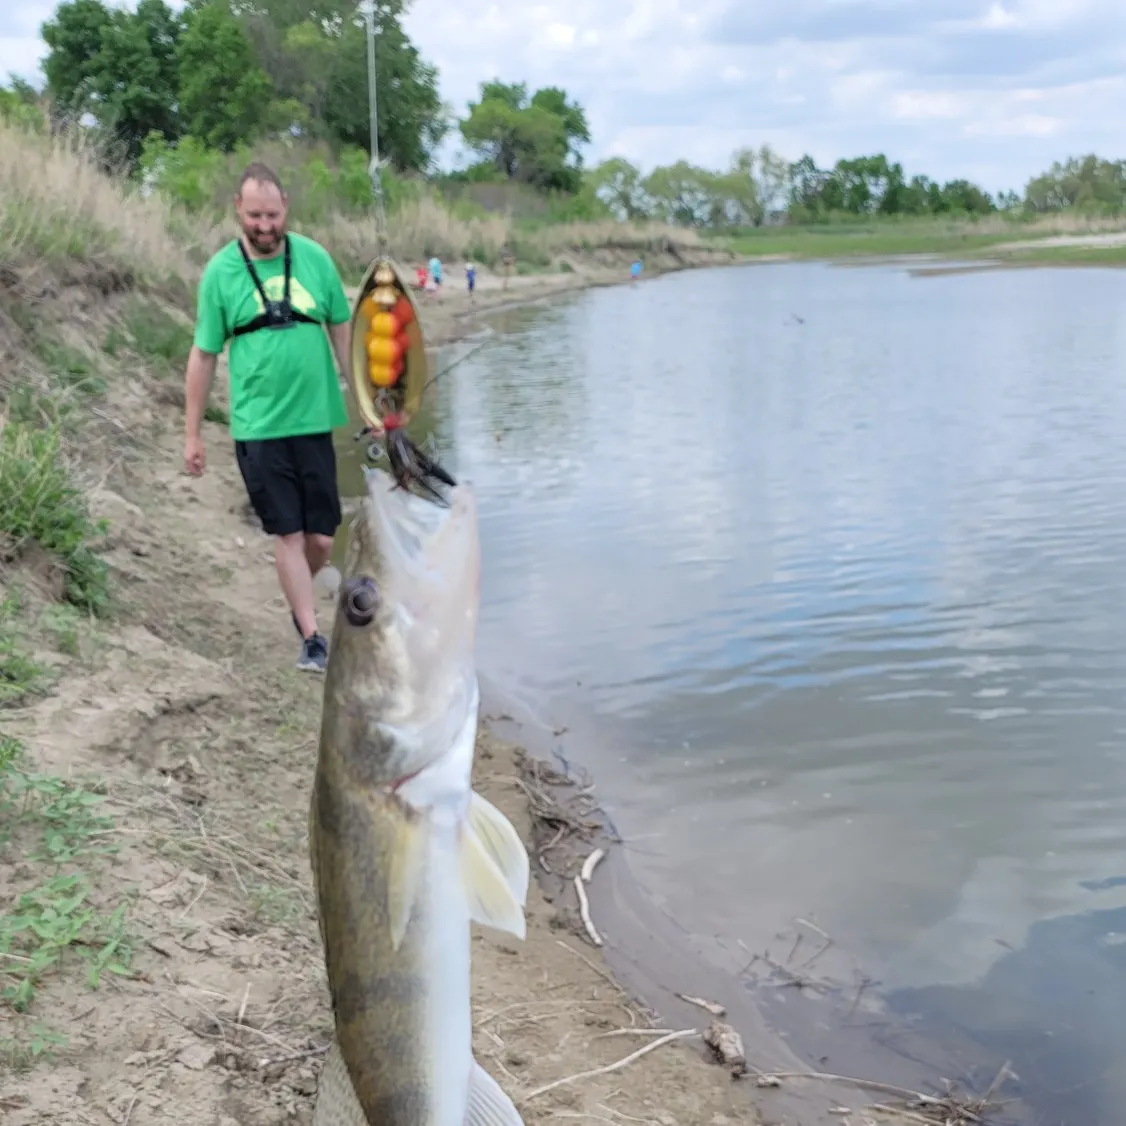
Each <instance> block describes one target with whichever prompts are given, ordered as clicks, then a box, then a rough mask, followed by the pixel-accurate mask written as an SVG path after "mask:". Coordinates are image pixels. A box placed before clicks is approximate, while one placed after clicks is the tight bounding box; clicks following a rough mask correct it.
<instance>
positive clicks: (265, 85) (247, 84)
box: [176, 0, 274, 152]
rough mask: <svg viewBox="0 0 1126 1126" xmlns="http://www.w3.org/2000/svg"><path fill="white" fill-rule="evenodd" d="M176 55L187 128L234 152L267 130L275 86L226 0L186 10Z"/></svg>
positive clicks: (182, 116)
mask: <svg viewBox="0 0 1126 1126" xmlns="http://www.w3.org/2000/svg"><path fill="white" fill-rule="evenodd" d="M176 56H177V63H178V68H179V109H180V120H181V123H182V125H183V128H184V130H185V132H187V133H188V134H190V135H191V136H193V137H196V138H198V139H199V140H200V141H202V142H203V143H204V144H205V145H207V146H209V147H211V148H216V149H220V150H221V151H223V152H230V151H231V150H232V149H234V148H235V146H236V145H238V144H239V143H240V142H243V141H246V140H248V139H250V138H252V137H254V136H255V135H256V134H257V133H259V132H260V131H261V130H262V129H263V127H264V125H265V123H266V122H267V121H268V120H269V116H270V111H271V105H270V103H271V100H272V99H273V97H274V85H273V83H272V82H271V81H270V78H269V76H268V75H267V74H266V72H265V71H264V70H263V69H262V68H261V66H259V65H258V61H257V59H256V58H255V55H254V48H253V47H252V45H251V43H250V39H249V37H248V36H247V34H246V29H245V28H244V27H243V26H242V24H241V23H240V22H239V21H238V20H237V19H236V18H235V16H234V15H233V14H232V12H231V9H230V7H229V6H228V5H227V3H226V2H225V0H206V2H205V3H196V4H193V5H191V6H190V7H189V8H188V9H187V11H185V13H184V30H183V34H182V35H181V36H180V41H179V44H178V45H177V52H176ZM217 91H222V96H221V97H217V96H216V92H217Z"/></svg>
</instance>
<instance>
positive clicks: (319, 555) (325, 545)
mask: <svg viewBox="0 0 1126 1126" xmlns="http://www.w3.org/2000/svg"><path fill="white" fill-rule="evenodd" d="M332 543H333V537H332V536H322V535H320V534H319V533H317V532H306V533H305V561H306V562H307V563H308V564H309V573H310V575H312V577H313V578H316V577H317V572H318V571H320V569H321V568H322V567H324V565H325V564H326V563H327V562H328V561H329V559H331V558H332Z"/></svg>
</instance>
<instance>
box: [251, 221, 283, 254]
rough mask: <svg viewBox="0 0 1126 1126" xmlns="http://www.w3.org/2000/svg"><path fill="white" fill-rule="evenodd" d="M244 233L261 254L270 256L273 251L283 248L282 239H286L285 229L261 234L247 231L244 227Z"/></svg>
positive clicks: (279, 228) (281, 228)
mask: <svg viewBox="0 0 1126 1126" xmlns="http://www.w3.org/2000/svg"><path fill="white" fill-rule="evenodd" d="M242 233H243V234H244V235H246V238H247V241H248V242H249V243H250V245H251V246H253V247H254V249H255V250H257V251H258V252H259V253H260V254H269V253H270V252H271V251H273V250H277V249H278V247H279V246H281V242H282V239H283V238H284V237H285V228H283V227H278V228H276V229H274V230H273V231H271V232H270V233H269V234H259V233H258V232H256V231H252V230H247V228H246V227H243V229H242Z"/></svg>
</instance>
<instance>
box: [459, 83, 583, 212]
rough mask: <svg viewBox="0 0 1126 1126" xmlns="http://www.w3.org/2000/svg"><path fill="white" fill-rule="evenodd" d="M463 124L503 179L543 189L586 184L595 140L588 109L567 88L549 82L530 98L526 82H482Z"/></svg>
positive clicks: (469, 138)
mask: <svg viewBox="0 0 1126 1126" xmlns="http://www.w3.org/2000/svg"><path fill="white" fill-rule="evenodd" d="M480 89H481V96H480V99H479V100H478V101H476V102H470V104H469V115H468V116H467V117H466V118H465V119H464V120H463V121H461V123H460V127H461V135H462V137H463V138H464V140H465V143H466V145H467V146H468V147H469V148H470V150H471V151H473V152H474V153H476V154H477V156H478V158H479V159H480V160H481V161H483V162H485V163H487V164H488V165H490V166H491V167H492V169H493V172H494V174H495V175H497V176H498V177H500V178H501V179H507V180H515V181H518V182H521V183H526V184H531V185H533V186H535V187H538V188H544V189H548V190H560V191H566V192H577V191H578V190H579V188H580V187H581V185H582V152H581V146H582V145H583V144H586V143H589V141H590V129H589V127H588V125H587V120H586V113H585V112H584V110H583V109H582V107H581V106H580V105H578V104H577V103H575V102H572V101H570V100H569V99H568V97H567V94H566V92H565V91H563V90H561V89H559V88H558V87H555V86H547V87H544V88H543V89H541V90H537V91H536V93H535V94H534V95H533V96H532V97H531V98H530V99H529V97H528V89H527V85H526V84H525V83H523V82H515V83H505V82H500V81H498V80H494V81H491V82H482V83H481V87H480Z"/></svg>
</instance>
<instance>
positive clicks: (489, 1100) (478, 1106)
mask: <svg viewBox="0 0 1126 1126" xmlns="http://www.w3.org/2000/svg"><path fill="white" fill-rule="evenodd" d="M312 1126H371V1124H370V1123H369V1122H368V1117H367V1115H366V1114H364V1108H363V1107H362V1106H361V1105H360V1100H359V1098H358V1097H357V1095H356V1089H355V1088H354V1087H353V1086H352V1080H351V1077H350V1076H349V1074H348V1068H347V1066H346V1065H345V1063H344V1057H343V1056H342V1055H341V1054H340V1045H339V1044H338V1043H337V1042H336V1040H333V1042H332V1045H331V1046H330V1047H329V1050H328V1056H327V1058H326V1059H325V1064H324V1067H323V1068H322V1070H321V1077H320V1082H319V1083H318V1084H317V1100H316V1104H315V1106H314V1108H313V1124H312ZM465 1126H524V1120H523V1118H521V1116H520V1112H519V1111H518V1110H517V1109H516V1106H515V1104H514V1103H513V1102H512V1100H511V1099H510V1098H509V1097H508V1096H507V1095H506V1094H505V1093H504V1091H503V1090H501V1087H500V1085H499V1084H498V1083H497V1081H496V1080H495V1079H494V1078H493V1077H492V1076H491V1075H490V1074H489V1073H488V1072H487V1071H486V1070H485V1069H484V1068H483V1067H482V1066H481V1065H480V1064H479V1063H478V1062H477V1061H476V1060H474V1061H473V1071H472V1074H471V1076H470V1081H469V1103H468V1106H467V1107H466V1115H465Z"/></svg>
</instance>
